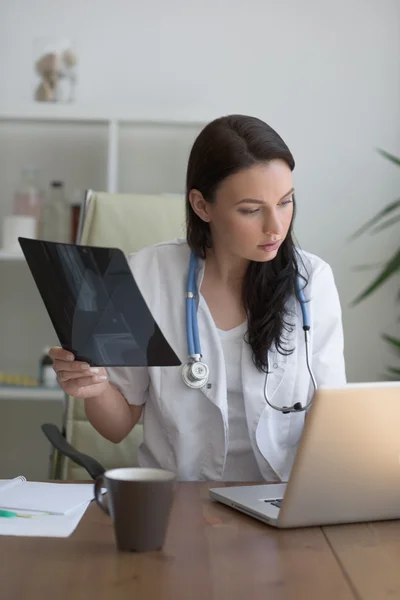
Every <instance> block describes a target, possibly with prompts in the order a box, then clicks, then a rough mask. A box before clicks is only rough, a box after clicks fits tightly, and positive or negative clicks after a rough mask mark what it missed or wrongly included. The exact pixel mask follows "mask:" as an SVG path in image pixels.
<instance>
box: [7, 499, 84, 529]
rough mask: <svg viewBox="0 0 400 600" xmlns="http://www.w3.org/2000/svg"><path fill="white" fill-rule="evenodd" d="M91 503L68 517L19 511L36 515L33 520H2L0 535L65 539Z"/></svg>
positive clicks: (20, 518) (73, 511) (16, 518)
mask: <svg viewBox="0 0 400 600" xmlns="http://www.w3.org/2000/svg"><path fill="white" fill-rule="evenodd" d="M89 504H90V502H86V504H84V505H81V506H79V507H78V508H75V509H74V510H72V511H70V512H69V513H68V514H67V515H43V516H37V513H33V512H28V511H18V512H22V513H23V514H34V515H35V517H34V518H33V519H25V518H23V517H13V518H11V519H6V518H0V535H19V536H30V537H59V538H64V537H68V536H70V535H71V534H72V532H73V531H74V530H75V529H76V527H77V525H78V523H79V521H80V520H81V519H82V517H83V515H84V514H85V511H86V509H87V507H88V506H89Z"/></svg>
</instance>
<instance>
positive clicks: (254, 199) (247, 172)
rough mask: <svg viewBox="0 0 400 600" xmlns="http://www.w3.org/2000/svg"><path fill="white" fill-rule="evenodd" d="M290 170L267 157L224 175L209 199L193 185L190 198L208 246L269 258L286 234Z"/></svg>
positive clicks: (290, 210) (236, 254) (290, 200)
mask: <svg viewBox="0 0 400 600" xmlns="http://www.w3.org/2000/svg"><path fill="white" fill-rule="evenodd" d="M293 192H294V190H293V181H292V172H291V170H290V168H289V167H288V165H287V164H286V162H284V161H283V160H272V161H271V162H269V163H268V164H259V165H255V166H253V167H250V168H248V169H243V170H242V171H239V172H238V173H235V174H234V175H231V176H230V177H227V178H226V179H225V180H224V181H223V182H222V183H221V184H220V186H219V188H218V189H217V192H216V198H215V202H214V203H209V202H206V201H205V200H204V198H203V196H202V195H201V194H200V193H199V192H198V191H196V190H192V192H191V193H190V201H191V204H192V207H193V209H194V210H195V212H196V213H197V214H198V216H199V217H200V218H201V219H203V220H204V221H207V222H208V223H209V225H210V230H211V234H212V239H213V247H214V249H215V250H216V251H218V250H219V249H220V250H222V251H224V253H228V254H230V255H232V257H236V258H240V259H246V260H251V261H258V262H265V261H269V260H272V259H273V258H275V256H276V255H277V253H278V250H279V246H280V245H281V244H282V242H283V240H284V239H285V237H286V235H287V233H288V230H289V227H290V224H291V222H292V217H293Z"/></svg>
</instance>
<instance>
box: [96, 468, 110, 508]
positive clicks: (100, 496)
mask: <svg viewBox="0 0 400 600" xmlns="http://www.w3.org/2000/svg"><path fill="white" fill-rule="evenodd" d="M103 484H104V478H103V475H99V476H98V477H97V479H96V481H95V483H94V499H95V500H96V504H97V506H99V507H100V508H101V510H102V511H103V512H105V513H106V515H108V516H110V511H109V510H108V506H106V505H105V504H103V494H102V492H101V488H102V487H103Z"/></svg>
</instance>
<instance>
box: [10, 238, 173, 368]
mask: <svg viewBox="0 0 400 600" xmlns="http://www.w3.org/2000/svg"><path fill="white" fill-rule="evenodd" d="M18 241H19V243H20V246H21V248H22V252H23V253H24V256H25V258H26V262H27V263H28V267H29V269H30V271H31V273H32V276H33V279H34V281H35V283H36V286H37V288H38V291H39V293H40V295H41V297H42V300H43V303H44V305H45V307H46V310H47V313H48V315H49V317H50V319H51V322H52V324H53V327H54V329H55V331H56V334H57V336H58V339H59V341H60V344H61V346H62V347H63V348H64V349H65V350H69V351H70V352H72V353H73V354H74V355H75V358H76V360H81V361H85V362H88V363H89V364H90V365H96V366H102V367H139V366H149V367H163V366H167V367H168V366H179V365H180V364H181V361H180V360H179V358H178V357H177V355H176V354H175V352H174V350H173V349H172V348H171V346H170V345H169V343H168V342H167V340H166V339H165V337H164V335H163V333H162V332H161V330H160V328H159V326H158V324H157V323H156V321H155V319H154V317H153V316H152V314H151V312H150V310H149V308H148V306H147V304H146V302H145V300H144V298H143V296H142V294H141V292H140V290H139V287H138V286H137V284H136V281H135V279H134V277H133V274H132V271H131V269H130V267H129V264H128V262H127V259H126V257H125V254H124V253H123V252H122V250H120V249H118V248H102V247H94V246H83V245H82V246H81V245H79V246H78V245H76V244H65V243H61V242H48V241H44V240H35V239H30V238H22V237H20V238H18ZM149 277H151V275H150V274H149Z"/></svg>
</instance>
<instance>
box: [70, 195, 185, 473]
mask: <svg viewBox="0 0 400 600" xmlns="http://www.w3.org/2000/svg"><path fill="white" fill-rule="evenodd" d="M184 236H185V203H184V198H183V197H182V196H177V195H169V194H165V195H158V196H156V195H143V194H140V195H139V194H106V193H96V192H89V193H88V196H87V202H86V212H85V219H84V224H83V228H82V235H81V239H80V240H79V243H81V244H87V245H89V246H107V247H116V248H121V249H122V250H123V251H124V252H125V253H126V254H129V253H132V252H137V251H138V250H140V249H141V248H143V247H145V246H150V245H152V244H156V243H158V242H163V241H167V240H170V239H175V238H178V237H184ZM83 405H84V403H83V401H82V400H76V399H74V398H70V397H69V398H68V399H67V415H66V437H67V440H68V441H69V442H70V443H71V444H72V445H73V446H74V447H75V448H76V449H77V450H80V451H81V452H84V453H85V454H89V455H90V456H93V458H95V459H96V460H98V461H99V462H100V463H101V464H102V465H103V466H104V467H105V468H113V467H126V466H136V465H137V449H138V446H139V444H140V442H141V440H142V425H141V423H138V424H137V425H136V426H135V427H134V429H133V430H132V431H131V432H130V434H129V435H128V436H127V437H126V438H125V439H124V440H123V441H122V442H121V443H120V444H113V443H112V442H109V441H108V440H106V439H105V438H103V437H102V436H101V435H100V434H99V433H97V431H96V430H95V429H94V428H93V427H92V426H91V424H90V423H89V422H88V420H87V419H86V415H85V411H84V407H83ZM62 478H63V479H88V474H87V472H86V471H85V470H84V469H83V468H82V467H79V466H78V465H75V464H74V463H73V462H72V461H70V460H69V459H66V460H65V461H64V463H63V470H62Z"/></svg>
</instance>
